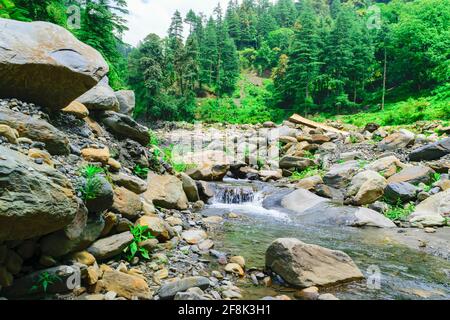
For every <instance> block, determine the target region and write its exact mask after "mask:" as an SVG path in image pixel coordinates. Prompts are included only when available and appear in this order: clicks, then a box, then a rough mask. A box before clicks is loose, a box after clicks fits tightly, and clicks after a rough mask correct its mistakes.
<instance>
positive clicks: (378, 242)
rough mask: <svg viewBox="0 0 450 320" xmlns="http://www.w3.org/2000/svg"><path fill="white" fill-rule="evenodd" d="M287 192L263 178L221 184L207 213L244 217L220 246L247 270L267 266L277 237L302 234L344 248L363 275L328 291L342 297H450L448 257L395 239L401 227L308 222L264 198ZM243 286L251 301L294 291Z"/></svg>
mask: <svg viewBox="0 0 450 320" xmlns="http://www.w3.org/2000/svg"><path fill="white" fill-rule="evenodd" d="M287 192H288V191H287V190H283V189H276V188H274V187H273V186H271V185H270V184H265V183H261V182H246V181H238V180H228V181H226V182H224V183H220V184H217V186H216V195H215V197H214V199H213V200H212V201H211V204H210V205H208V206H207V208H206V209H205V210H204V214H206V215H222V214H226V213H229V212H234V213H236V214H238V215H239V216H240V218H239V219H229V220H227V221H226V222H225V223H224V225H223V228H222V229H221V230H220V231H217V234H216V235H215V236H216V238H217V239H218V241H216V249H219V250H220V249H223V250H225V249H226V250H227V251H230V252H231V253H233V254H236V255H242V256H244V257H245V259H246V267H247V269H249V268H258V269H263V268H264V255H265V250H266V249H267V247H268V246H269V245H270V243H271V242H272V241H273V240H275V239H276V238H280V237H293V238H298V239H300V240H302V241H304V242H306V243H313V244H317V245H321V246H324V247H327V248H330V249H335V250H342V251H344V252H346V253H347V254H349V255H350V256H351V257H352V259H353V260H354V261H355V263H356V264H357V265H358V266H359V268H360V269H361V271H362V272H363V273H364V275H365V276H366V280H364V281H359V282H352V283H349V284H345V285H340V286H336V287H330V288H326V289H325V290H324V292H330V293H333V294H335V295H336V296H337V297H338V298H341V299H449V300H450V261H449V260H448V259H445V258H440V257H436V256H433V255H430V254H428V253H425V252H421V251H420V250H419V249H414V248H411V247H409V246H405V245H402V244H400V243H398V242H397V241H394V240H393V239H395V236H396V235H395V233H397V230H384V229H377V228H365V229H358V228H352V227H344V226H325V225H306V224H305V223H302V222H300V221H299V220H298V219H296V216H295V214H293V213H292V212H289V211H287V210H283V209H282V208H280V207H279V206H277V205H276V204H275V203H268V202H267V200H266V201H264V200H265V199H266V197H267V196H268V195H269V194H273V193H275V194H277V193H287ZM447 231H448V230H447ZM378 271H379V275H380V276H378ZM241 287H242V288H243V289H244V290H243V296H244V298H247V299H259V298H262V297H264V296H267V295H276V294H288V295H292V293H293V289H289V288H286V287H283V286H281V285H274V286H273V287H270V288H266V287H263V286H254V285H253V284H251V283H248V282H245V283H242V284H241Z"/></svg>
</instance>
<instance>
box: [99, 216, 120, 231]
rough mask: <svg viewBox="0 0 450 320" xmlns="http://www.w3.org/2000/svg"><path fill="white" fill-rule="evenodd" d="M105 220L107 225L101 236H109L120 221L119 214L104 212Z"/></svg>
mask: <svg viewBox="0 0 450 320" xmlns="http://www.w3.org/2000/svg"><path fill="white" fill-rule="evenodd" d="M103 220H105V227H104V228H103V230H102V233H101V234H100V236H101V237H104V236H107V235H108V234H109V233H110V232H111V230H112V229H113V228H114V227H115V226H116V224H117V222H118V219H117V215H116V214H115V213H113V212H110V211H108V212H105V213H104V214H103Z"/></svg>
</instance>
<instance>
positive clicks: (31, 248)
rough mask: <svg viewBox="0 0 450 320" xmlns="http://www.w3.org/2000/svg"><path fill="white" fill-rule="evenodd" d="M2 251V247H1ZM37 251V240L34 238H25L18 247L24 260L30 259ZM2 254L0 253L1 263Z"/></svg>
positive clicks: (0, 261) (18, 251) (0, 260)
mask: <svg viewBox="0 0 450 320" xmlns="http://www.w3.org/2000/svg"><path fill="white" fill-rule="evenodd" d="M0 251H1V249H0ZM35 252H36V242H35V241H34V240H25V241H23V242H22V243H21V244H20V246H19V247H18V248H17V253H18V254H19V255H20V257H21V258H22V259H23V260H28V259H30V258H31V257H33V255H34V253H35ZM2 262H3V261H2V259H1V254H0V263H2Z"/></svg>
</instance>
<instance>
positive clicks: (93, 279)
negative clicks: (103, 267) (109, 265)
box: [86, 266, 99, 286]
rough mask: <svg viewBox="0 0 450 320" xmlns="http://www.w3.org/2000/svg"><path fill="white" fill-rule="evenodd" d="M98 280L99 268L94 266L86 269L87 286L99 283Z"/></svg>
mask: <svg viewBox="0 0 450 320" xmlns="http://www.w3.org/2000/svg"><path fill="white" fill-rule="evenodd" d="M98 278H99V270H98V267H97V268H95V267H93V266H89V267H88V268H87V269H86V281H87V284H88V285H90V286H92V285H94V284H96V283H97V281H98Z"/></svg>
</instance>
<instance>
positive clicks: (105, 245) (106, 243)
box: [87, 231, 133, 260]
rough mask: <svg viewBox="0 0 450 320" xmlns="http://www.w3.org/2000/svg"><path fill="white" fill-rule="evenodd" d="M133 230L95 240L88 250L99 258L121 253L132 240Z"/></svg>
mask: <svg viewBox="0 0 450 320" xmlns="http://www.w3.org/2000/svg"><path fill="white" fill-rule="evenodd" d="M132 241H133V235H132V234H131V232H129V231H127V232H123V233H120V234H116V235H113V236H110V237H108V238H104V239H100V240H97V241H96V242H94V243H93V244H92V245H91V246H90V247H89V248H88V249H87V251H88V252H89V253H91V254H92V255H93V256H94V257H95V258H96V259H97V260H105V259H109V258H112V257H114V256H116V255H118V254H120V253H121V252H122V251H123V250H124V249H125V248H126V247H127V246H128V245H129V244H130V243H131V242H132Z"/></svg>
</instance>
